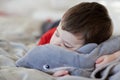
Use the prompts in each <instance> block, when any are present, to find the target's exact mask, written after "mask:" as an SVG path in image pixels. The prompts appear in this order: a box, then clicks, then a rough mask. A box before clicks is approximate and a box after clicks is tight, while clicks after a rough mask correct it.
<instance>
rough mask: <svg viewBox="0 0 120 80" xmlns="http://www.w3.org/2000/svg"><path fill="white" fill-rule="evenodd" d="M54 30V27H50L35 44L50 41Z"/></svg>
mask: <svg viewBox="0 0 120 80" xmlns="http://www.w3.org/2000/svg"><path fill="white" fill-rule="evenodd" d="M55 30H56V27H55V28H52V29H50V30H49V31H47V32H46V33H45V34H43V35H42V37H41V38H40V40H39V41H38V44H37V45H38V46H39V45H44V44H48V43H50V39H51V37H52V35H53V34H54V32H55Z"/></svg>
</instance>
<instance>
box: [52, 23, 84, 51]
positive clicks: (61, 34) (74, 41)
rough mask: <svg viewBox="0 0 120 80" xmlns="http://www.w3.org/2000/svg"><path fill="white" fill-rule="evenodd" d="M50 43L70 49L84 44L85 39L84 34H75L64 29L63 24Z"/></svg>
mask: <svg viewBox="0 0 120 80" xmlns="http://www.w3.org/2000/svg"><path fill="white" fill-rule="evenodd" d="M50 44H54V45H58V46H61V47H64V48H67V49H69V50H76V49H78V48H80V47H81V46H83V44H84V39H83V37H82V35H81V36H80V35H73V34H72V33H70V32H68V31H65V30H62V28H61V25H59V26H58V27H57V29H56V31H55V32H54V34H53V36H52V38H51V40H50Z"/></svg>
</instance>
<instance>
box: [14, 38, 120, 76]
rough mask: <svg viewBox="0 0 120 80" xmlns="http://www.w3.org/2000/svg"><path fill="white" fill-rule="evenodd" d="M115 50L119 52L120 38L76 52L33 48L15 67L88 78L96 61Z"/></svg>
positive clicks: (41, 47)
mask: <svg viewBox="0 0 120 80" xmlns="http://www.w3.org/2000/svg"><path fill="white" fill-rule="evenodd" d="M117 50H120V37H115V38H112V39H110V40H108V41H106V42H104V43H102V44H100V45H97V44H95V43H90V44H86V45H84V46H83V47H81V48H80V49H78V50H76V51H70V50H67V49H64V48H61V47H59V46H55V45H50V44H47V45H44V46H38V47H35V48H33V49H32V50H31V51H29V52H28V53H27V54H26V55H25V56H24V57H23V58H21V59H19V60H18V61H17V62H16V66H18V67H27V68H34V69H38V70H41V71H44V72H47V73H49V74H52V73H54V72H55V71H57V70H61V69H65V70H68V71H69V73H70V74H71V75H78V76H85V77H90V74H91V72H92V71H93V70H94V65H95V61H96V59H97V58H98V57H100V56H102V55H105V54H111V53H113V52H115V51H117Z"/></svg>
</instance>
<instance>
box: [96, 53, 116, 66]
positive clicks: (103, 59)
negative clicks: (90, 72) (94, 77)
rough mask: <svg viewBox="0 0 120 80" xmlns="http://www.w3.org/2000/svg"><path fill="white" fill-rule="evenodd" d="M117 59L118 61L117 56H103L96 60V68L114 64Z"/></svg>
mask: <svg viewBox="0 0 120 80" xmlns="http://www.w3.org/2000/svg"><path fill="white" fill-rule="evenodd" d="M115 59H116V56H114V55H112V54H111V55H104V56H101V57H99V58H98V59H97V60H96V65H95V66H96V67H99V66H102V65H104V64H107V63H109V62H112V61H113V60H115Z"/></svg>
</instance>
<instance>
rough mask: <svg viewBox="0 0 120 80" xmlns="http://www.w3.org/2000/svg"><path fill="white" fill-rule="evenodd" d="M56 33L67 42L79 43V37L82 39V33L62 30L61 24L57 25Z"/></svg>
mask: <svg viewBox="0 0 120 80" xmlns="http://www.w3.org/2000/svg"><path fill="white" fill-rule="evenodd" d="M57 31H58V33H59V34H60V37H61V38H62V39H63V40H64V41H66V42H69V43H71V44H80V43H81V39H82V35H81V34H79V35H74V34H72V33H70V32H68V31H65V30H62V28H61V26H60V25H59V26H58V28H57Z"/></svg>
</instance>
